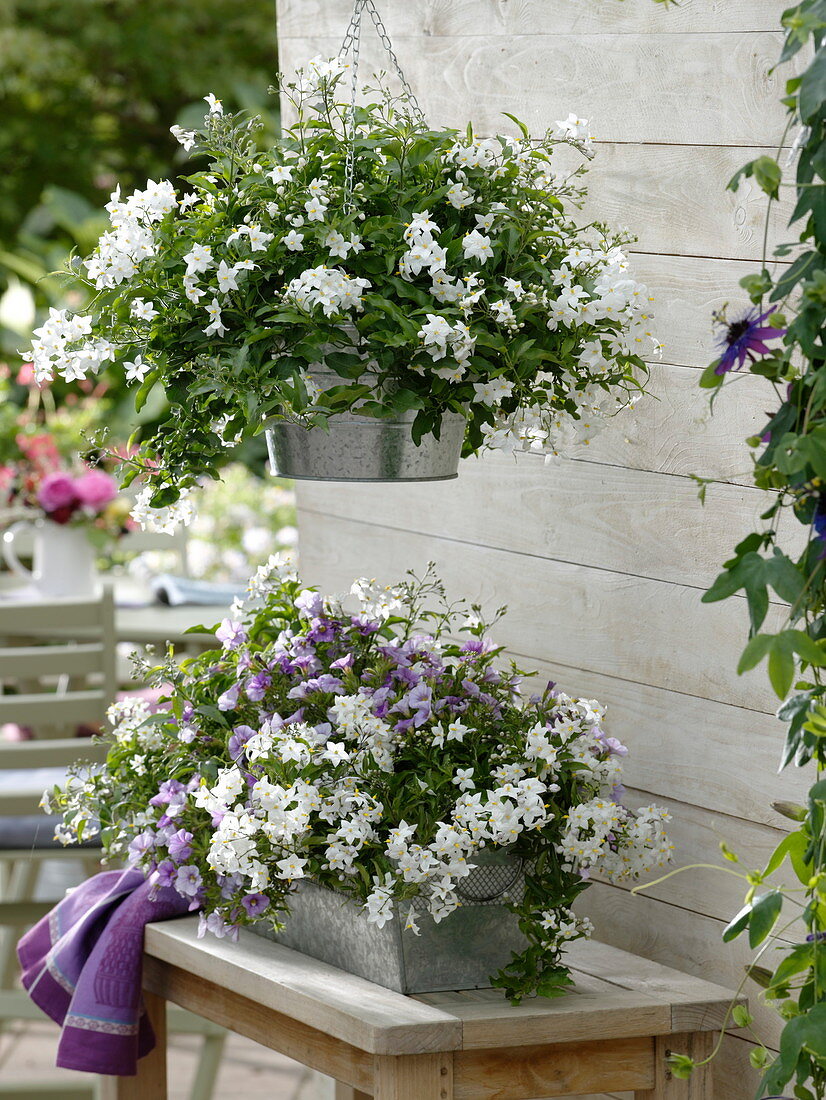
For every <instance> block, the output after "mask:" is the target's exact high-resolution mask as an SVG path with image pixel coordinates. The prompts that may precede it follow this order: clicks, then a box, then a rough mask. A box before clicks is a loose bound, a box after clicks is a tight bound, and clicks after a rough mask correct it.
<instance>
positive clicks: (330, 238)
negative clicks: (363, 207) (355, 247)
mask: <svg viewBox="0 0 826 1100" xmlns="http://www.w3.org/2000/svg"><path fill="white" fill-rule="evenodd" d="M323 244H324V247H325V248H329V250H330V255H331V256H338V257H339V258H340V259H342V260H346V259H347V253H348V252H349V250H350V246H349V244H348V242H347V241H346V240H345V238H344V237H343V236H342V234H341V233H339V232H338V230H336V229H331V230H330V232H329V233H328V234H327V236H326V237H325V238H324V241H323Z"/></svg>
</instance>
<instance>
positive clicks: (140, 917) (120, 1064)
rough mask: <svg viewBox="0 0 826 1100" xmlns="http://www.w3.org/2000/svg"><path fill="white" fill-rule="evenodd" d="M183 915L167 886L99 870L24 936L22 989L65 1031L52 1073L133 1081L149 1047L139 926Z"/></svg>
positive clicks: (134, 874) (184, 906)
mask: <svg viewBox="0 0 826 1100" xmlns="http://www.w3.org/2000/svg"><path fill="white" fill-rule="evenodd" d="M150 895H151V896H150ZM188 908H189V906H188V902H187V899H186V898H182V897H181V896H180V894H178V893H177V892H176V891H175V890H174V889H173V888H172V887H169V886H166V887H160V888H159V887H158V886H154V887H151V886H150V884H149V883H148V882H147V881H146V879H145V877H144V875H143V874H142V873H141V872H140V871H104V872H102V873H101V874H99V875H94V876H93V877H92V878H90V879H88V880H87V881H86V882H84V883H83V885H82V886H78V887H77V889H75V890H72V892H71V893H70V894H68V895H67V896H66V897H65V898H64V899H63V900H62V901H61V902H59V903H58V904H57V905H56V906H55V907H54V909H52V910H51V912H50V913H48V914H47V915H46V916H45V917H43V919H42V920H41V921H39V922H38V923H37V924H36V925H35V926H34V928H31V929H30V930H29V931H28V932H27V933H26V934H25V935H24V936H23V938H22V939H21V940H20V943H19V944H18V946H17V954H18V958H19V959H20V966H21V968H22V977H23V985H24V986H25V988H26V989H27V990H28V992H29V996H30V997H31V998H32V1000H33V1001H34V1002H35V1004H36V1005H38V1006H39V1007H40V1008H42V1009H43V1011H44V1012H45V1013H46V1015H47V1016H50V1017H51V1018H52V1019H53V1020H55V1021H56V1022H57V1023H58V1024H60V1025H61V1026H62V1028H63V1034H62V1035H61V1037H60V1045H59V1046H58V1052H57V1065H58V1066H63V1067H64V1068H65V1069H77V1070H84V1071H86V1072H87V1073H104V1074H114V1075H117V1076H122V1077H130V1076H134V1074H135V1073H136V1072H137V1061H138V1058H142V1057H143V1056H144V1055H145V1054H148V1053H149V1051H150V1050H151V1049H152V1048H153V1047H154V1045H155V1035H154V1033H153V1031H152V1025H151V1024H150V1023H149V1019H148V1017H147V1015H146V1013H145V1011H144V1007H143V996H142V993H141V977H142V975H141V963H142V959H143V929H144V925H146V924H148V923H149V921H156V920H165V919H166V918H168V917H174V916H178V915H180V914H182V913H185V912H187V910H188Z"/></svg>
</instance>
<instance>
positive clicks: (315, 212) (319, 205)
mask: <svg viewBox="0 0 826 1100" xmlns="http://www.w3.org/2000/svg"><path fill="white" fill-rule="evenodd" d="M304 209H305V210H306V211H307V220H308V221H311V222H323V221H324V215H325V214H326V213H327V207H326V206H325V205H324V203H323V202H321V201H320V199H308V200H307V201H306V202H305V203H304Z"/></svg>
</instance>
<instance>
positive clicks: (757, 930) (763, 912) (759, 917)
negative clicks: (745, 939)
mask: <svg viewBox="0 0 826 1100" xmlns="http://www.w3.org/2000/svg"><path fill="white" fill-rule="evenodd" d="M782 908H783V895H782V894H781V893H780V892H779V891H778V890H775V891H772V893H770V894H761V895H760V897H759V898H757V900H756V901H755V902H754V904H753V905H752V908H751V915H750V917H749V947H757V946H758V945H759V944H761V943H762V942H763V940H764V939H765V938H766V936H768V934H769V933H770V932H771V930H772V928H774V925H775V923H776V921H777V918H778V917H779V916H780V910H781V909H782Z"/></svg>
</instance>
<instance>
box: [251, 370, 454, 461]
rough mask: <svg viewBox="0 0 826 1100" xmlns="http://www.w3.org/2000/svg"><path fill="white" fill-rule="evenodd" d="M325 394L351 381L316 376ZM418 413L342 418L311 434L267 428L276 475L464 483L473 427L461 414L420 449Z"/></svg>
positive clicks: (292, 427) (281, 423)
mask: <svg viewBox="0 0 826 1100" xmlns="http://www.w3.org/2000/svg"><path fill="white" fill-rule="evenodd" d="M311 373H312V378H313V380H314V381H315V382H317V383H318V385H320V386H321V388H322V389H329V388H331V387H332V386H340V385H342V384H343V383H344V382H346V381H347V379H343V378H341V377H339V376H338V375H337V374H335V373H334V372H332V371H324V370H313V371H312V372H311ZM415 417H416V413H415V410H411V411H410V412H407V413H403V414H401V415H400V416H398V417H393V418H391V419H384V418H382V419H377V418H376V417H373V416H360V415H359V414H358V413H357V412H350V411H348V412H345V413H336V414H335V415H334V416H330V417H329V419H328V420H327V424H326V426H320V427H313V428H306V427H304V426H303V425H301V424H295V423H292V422H290V421H287V420H274V421H270V422H269V423H268V424H267V425H266V427H265V433H266V437H267V448H268V450H269V458H270V470H271V472H272V473H273V474H274V475H275V476H277V477H287V478H292V479H293V480H295V481H449V480H450V479H451V478H455V477H458V473H459V458H460V456H461V453H462V441H463V440H464V437H465V426H466V424H467V421H466V419H465V417H464V416H463V415H462V414H461V413H455V412H448V413H445V415H444V416H443V418H442V425H441V430H440V433H439V438H438V439H437V438H436V437H435V436H433V435H426V436H425V437H424V438H423V439H422V441H421V443H420V444H419V445H418V446H417V445H416V444H415V443H414V442H413V436H412V434H411V427H412V424H413V421H414V419H415Z"/></svg>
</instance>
